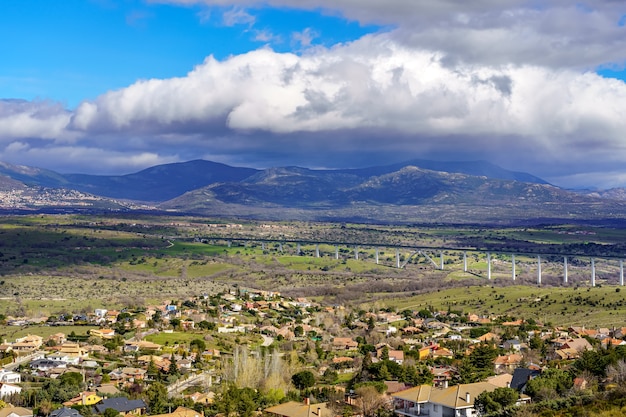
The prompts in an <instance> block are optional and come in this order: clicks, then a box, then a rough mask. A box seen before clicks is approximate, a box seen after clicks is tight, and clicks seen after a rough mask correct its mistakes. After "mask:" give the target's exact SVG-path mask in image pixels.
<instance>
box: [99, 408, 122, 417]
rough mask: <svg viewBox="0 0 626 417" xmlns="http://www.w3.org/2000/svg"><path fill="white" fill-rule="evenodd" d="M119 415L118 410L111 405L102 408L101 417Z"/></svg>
mask: <svg viewBox="0 0 626 417" xmlns="http://www.w3.org/2000/svg"><path fill="white" fill-rule="evenodd" d="M119 415H120V412H119V411H117V410H116V409H115V408H111V407H109V408H107V409H106V410H104V413H102V416H103V417H118V416H119Z"/></svg>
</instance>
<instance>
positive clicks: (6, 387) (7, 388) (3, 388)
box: [0, 382, 22, 398]
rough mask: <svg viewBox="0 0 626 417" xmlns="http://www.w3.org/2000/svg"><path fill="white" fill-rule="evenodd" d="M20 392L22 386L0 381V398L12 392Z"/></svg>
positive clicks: (8, 395)
mask: <svg viewBox="0 0 626 417" xmlns="http://www.w3.org/2000/svg"><path fill="white" fill-rule="evenodd" d="M20 392H22V387H20V386H18V385H13V384H7V383H5V382H3V383H0V398H6V397H10V396H11V395H13V394H19V393H20Z"/></svg>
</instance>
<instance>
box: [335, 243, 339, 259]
mask: <svg viewBox="0 0 626 417" xmlns="http://www.w3.org/2000/svg"><path fill="white" fill-rule="evenodd" d="M335 259H339V246H337V245H335Z"/></svg>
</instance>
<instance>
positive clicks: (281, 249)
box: [278, 242, 283, 253]
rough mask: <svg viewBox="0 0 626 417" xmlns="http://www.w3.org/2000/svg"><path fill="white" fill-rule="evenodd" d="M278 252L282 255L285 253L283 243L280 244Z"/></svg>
mask: <svg viewBox="0 0 626 417" xmlns="http://www.w3.org/2000/svg"><path fill="white" fill-rule="evenodd" d="M278 250H279V251H280V253H283V243H282V242H281V243H279V244H278Z"/></svg>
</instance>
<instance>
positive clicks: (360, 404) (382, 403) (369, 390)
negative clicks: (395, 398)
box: [355, 386, 389, 417]
mask: <svg viewBox="0 0 626 417" xmlns="http://www.w3.org/2000/svg"><path fill="white" fill-rule="evenodd" d="M355 392H356V394H357V396H358V398H357V400H356V406H357V408H358V410H359V411H360V412H361V414H362V415H363V417H374V416H375V415H376V414H377V413H378V411H379V410H380V409H381V408H386V407H388V406H389V404H388V401H387V400H386V399H385V398H384V397H383V395H382V394H381V393H380V392H378V390H377V389H376V388H375V387H372V386H365V387H361V388H357V389H356V391H355Z"/></svg>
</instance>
